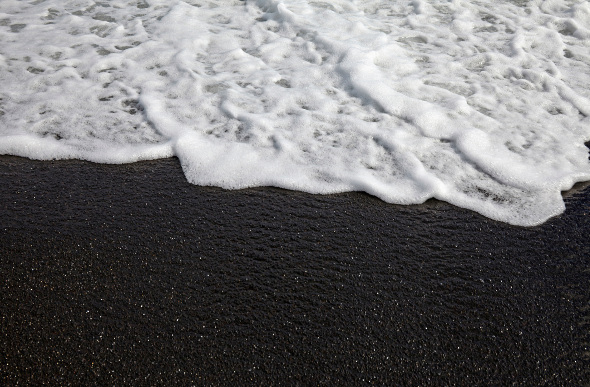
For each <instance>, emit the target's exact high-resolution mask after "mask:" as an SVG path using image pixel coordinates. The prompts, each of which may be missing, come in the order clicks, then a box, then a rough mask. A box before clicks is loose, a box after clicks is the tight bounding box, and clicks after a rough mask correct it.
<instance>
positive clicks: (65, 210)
mask: <svg viewBox="0 0 590 387" xmlns="http://www.w3.org/2000/svg"><path fill="white" fill-rule="evenodd" d="M0 177H1V182H2V184H1V188H0V198H1V201H2V206H1V207H0V226H1V227H0V254H1V259H0V262H1V270H0V280H1V281H0V286H1V294H2V303H1V306H0V315H1V318H2V322H1V327H0V362H1V366H0V372H1V377H2V379H1V380H2V381H3V384H4V385H14V384H16V383H17V382H19V383H21V384H39V383H47V384H145V385H148V384H149V385H154V384H170V383H177V384H184V385H186V384H196V385H200V384H214V385H230V384H234V385H244V384H263V385H264V384H288V385H290V384H298V383H299V384H304V385H315V384H320V383H326V384H339V385H341V384H361V383H370V382H373V383H375V384H391V385H410V384H414V385H425V384H435V385H437V384H455V383H456V384H460V385H482V384H485V385H488V384H493V385H507V384H513V383H514V384H519V385H521V384H526V385H568V386H578V385H589V384H588V383H589V381H590V241H589V236H590V187H589V186H588V185H585V186H578V187H576V189H574V190H572V191H570V192H568V193H566V194H565V195H564V196H565V197H566V205H567V211H566V212H565V213H564V214H563V215H561V216H559V217H556V218H554V219H551V220H550V221H548V222H547V223H545V224H543V225H542V226H539V227H533V228H521V227H513V226H510V225H507V224H503V223H498V222H495V221H492V220H489V219H486V218H484V217H482V216H480V215H478V214H476V213H473V212H471V211H468V210H463V209H460V208H457V207H454V206H451V205H449V204H446V203H442V202H438V201H429V202H427V203H425V204H423V205H419V206H397V205H390V204H387V203H384V202H382V201H380V200H378V199H376V198H373V197H371V196H369V195H366V194H362V193H347V194H340V195H328V196H316V195H309V194H305V193H300V192H291V191H286V190H281V189H275V188H260V189H248V190H241V191H225V190H222V189H218V188H212V187H197V186H193V185H190V184H188V183H187V182H186V180H185V178H184V175H183V174H182V171H181V169H180V166H179V163H178V160H176V159H170V160H158V161H149V162H140V163H135V164H131V165H99V164H92V163H87V162H81V161H55V162H40V161H31V160H26V159H22V158H16V157H8V156H2V157H0Z"/></svg>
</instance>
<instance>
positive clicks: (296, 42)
mask: <svg viewBox="0 0 590 387" xmlns="http://www.w3.org/2000/svg"><path fill="white" fill-rule="evenodd" d="M0 85H1V86H0V154H13V155H20V156H26V157H30V158H36V159H54V158H80V159H86V160H91V161H96V162H104V163H126V162H133V161H136V160H141V159H155V158H163V157H170V156H173V155H175V156H178V157H179V159H180V161H181V163H182V166H183V169H184V172H185V174H186V176H187V179H188V180H189V181H191V182H193V183H195V184H203V185H216V186H221V187H225V188H243V187H251V186H261V185H273V186H279V187H284V188H289V189H296V190H303V191H308V192H313V193H332V192H342V191H352V190H362V191H366V192H369V193H371V194H373V195H376V196H378V197H380V198H382V199H383V200H385V201H388V202H393V203H403V204H411V203H421V202H423V201H425V200H426V199H428V198H438V199H441V200H445V201H447V202H450V203H453V204H456V205H458V206H461V207H466V208H470V209H473V210H475V211H478V212H480V213H482V214H484V215H486V216H489V217H491V218H494V219H498V220H501V221H505V222H509V223H513V224H519V225H534V224H538V223H541V222H543V221H545V220H546V219H548V218H549V217H551V216H554V215H556V214H559V213H560V212H562V211H563V209H564V205H563V200H562V198H561V195H560V191H561V190H564V189H568V188H570V187H571V186H572V185H573V184H574V183H575V182H577V181H583V180H590V163H589V161H588V149H587V148H586V147H585V146H584V142H585V141H588V140H590V118H589V117H590V88H589V87H588V85H590V3H588V2H587V1H566V0H547V1H542V0H531V1H526V0H513V1H490V0H488V1H483V0H480V1H475V0H474V1H467V0H452V1H436V0H413V1H387V0H366V1H355V0H332V1H323V2H322V1H311V0H248V1H238V0H233V1H232V0H227V1H221V0H185V1H178V0H176V1H174V0H166V1H165V0H133V1H127V0H119V1H117V0H114V1H106V0H105V1H92V0H70V1H66V0H37V1H21V0H18V1H17V0H2V1H1V2H0Z"/></svg>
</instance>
